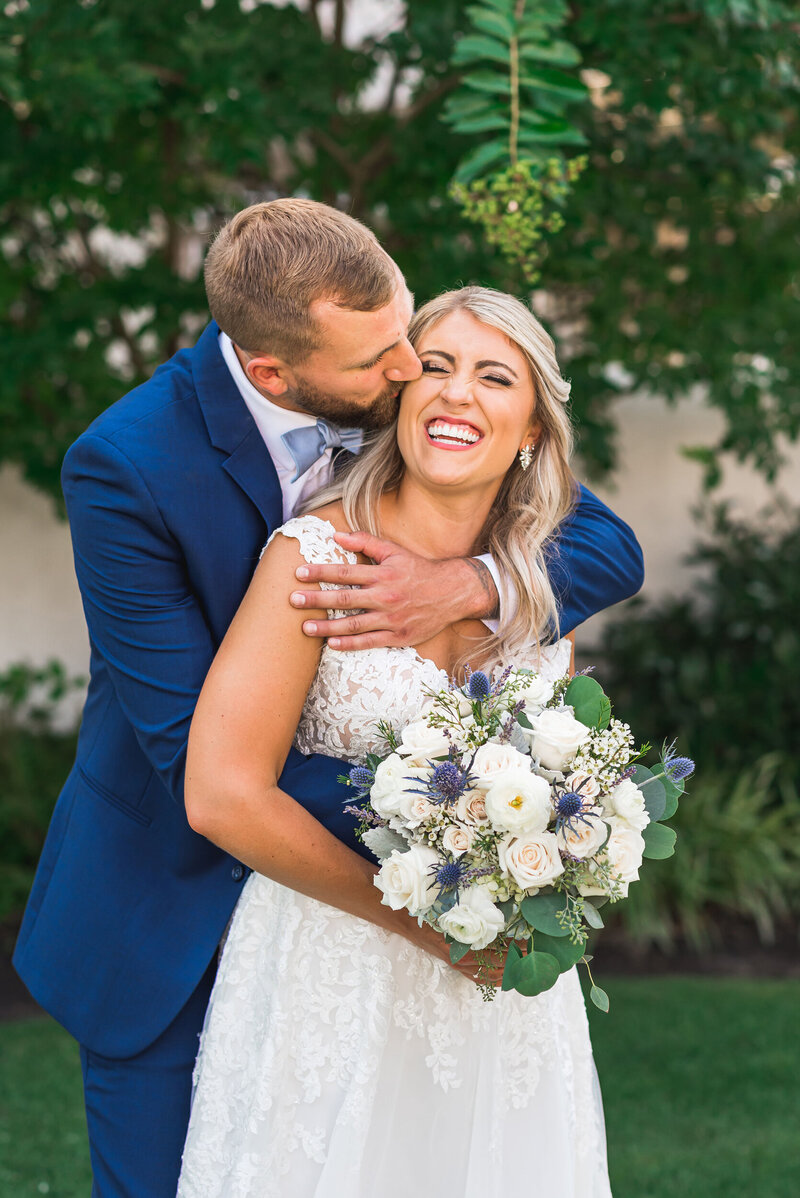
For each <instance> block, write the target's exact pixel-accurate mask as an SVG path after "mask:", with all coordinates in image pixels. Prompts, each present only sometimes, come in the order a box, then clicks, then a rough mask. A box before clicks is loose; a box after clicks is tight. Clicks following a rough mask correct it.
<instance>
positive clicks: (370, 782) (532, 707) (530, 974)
mask: <svg viewBox="0 0 800 1198" xmlns="http://www.w3.org/2000/svg"><path fill="white" fill-rule="evenodd" d="M381 732H382V733H383V735H384V736H385V737H386V741H387V748H388V750H389V752H388V753H387V755H386V756H384V757H380V756H377V755H376V756H370V757H369V758H368V759H367V761H366V763H365V764H364V765H359V766H356V767H355V768H353V769H352V770H351V771H350V774H349V777H348V778H343V779H342V781H345V782H347V784H348V785H350V786H352V787H354V788H355V789H356V791H357V792H358V797H357V800H356V802H355V803H354V804H352V805H351V806H349V807H348V808H347V810H348V811H349V812H351V813H352V814H355V815H357V816H358V817H359V820H360V823H359V829H358V834H359V836H360V837H361V839H362V840H363V842H364V843H365V844H366V845H367V846H368V847H369V848H370V850H371V851H372V852H373V853H374V854H375V856H376V857H377V858H378V860H379V861H380V863H381V865H380V870H379V872H378V874H377V875H376V878H375V884H376V886H378V887H379V889H380V890H381V891H382V892H383V899H382V902H384V903H386V904H387V905H388V906H390V907H392V908H393V909H394V910H398V909H400V908H401V907H405V908H407V910H408V911H409V912H410V914H411V915H414V916H417V917H419V918H420V919H421V920H425V921H426V922H428V923H430V924H431V925H432V926H433V927H435V928H437V929H438V930H439V931H440V932H442V934H443V935H444V936H445V937H446V939H447V941H448V942H449V944H450V958H451V960H452V961H453V962H454V963H455V962H457V961H459V960H460V959H461V957H463V956H464V955H465V954H466V953H467V952H469V951H470V950H475V951H476V952H477V954H478V958H479V964H480V969H481V971H482V976H483V983H482V986H481V988H482V990H483V993H484V996H485V997H486V998H491V997H492V996H493V995H494V988H493V987H492V986H491V984H490V983H489V981H488V974H487V970H488V967H489V965H490V964H494V963H497V962H498V959H499V960H501V961H502V960H504V961H505V965H504V970H503V981H502V988H503V989H504V990H517V991H518V992H519V993H520V994H525V995H534V994H540V993H541V992H542V991H544V990H548V989H549V988H550V987H551V986H552V985H554V983H555V981H556V979H557V978H558V975H559V974H560V973H562V972H564V971H565V970H567V969H570V968H571V967H572V966H573V965H575V964H577V963H578V962H581V963H583V964H585V965H586V967H587V969H588V963H589V961H590V960H591V957H589V956H587V955H586V952H585V949H586V940H587V935H588V931H589V929H590V928H602V926H603V920H602V917H601V915H600V911H599V908H601V907H602V906H603V904H604V903H606V902H609V901H610V902H612V903H613V902H616V901H618V900H619V899H621V898H624V897H625V896H626V895H627V893H628V887H629V885H630V883H631V882H633V881H636V880H637V879H638V877H639V870H640V869H641V867H642V862H643V859H644V858H663V857H669V856H671V854H672V853H673V851H674V845H675V832H674V831H673V830H672V829H671V828H669V827H668V826H667V825H666V823H664V821H665V820H667V819H669V818H670V817H671V816H672V815H674V813H675V811H676V809H677V806H678V798H679V796H680V795H681V793H682V792H683V789H684V782H685V779H686V778H687V777H689V775H690V774H691V773H692V771H693V769H694V765H693V763H692V762H691V761H690V760H689V759H688V758H686V757H677V756H676V755H675V750H674V745H672V746H670V747H669V748H666V747H665V748H664V750H662V753H661V757H660V761H659V763H658V765H657V766H654V767H653V768H652V769H648V768H646V767H645V766H644V765H642V764H641V759H642V758H643V757H644V755H645V754H646V753H647V752H648V750H649V746H648V745H644V746H642V747H641V748H639V749H637V748H636V747H635V745H634V739H633V735H632V733H631V730H630V728H629V727H628V725H627V724H624V723H621V722H620V721H619V720H617V719H613V718H612V716H611V703H610V701H609V699H608V698H607V696H606V695H605V694H604V692H603V689H602V687H601V686H600V685H599V683H598V682H597V681H596V680H595V679H593V678H591V677H590V676H589V675H588V674H587V673H582V674H577V675H575V676H574V677H569V676H567V677H564V678H561V679H559V680H558V681H556V682H552V681H547V680H545V678H544V677H542V676H541V675H539V674H535V673H532V672H531V671H529V670H524V669H508V670H506V671H505V673H503V674H502V676H500V677H499V678H498V679H497V681H495V682H494V683H493V682H492V681H491V680H490V679H489V678H488V677H487V676H486V674H484V673H482V672H480V671H476V672H475V673H472V672H469V671H468V676H467V681H466V683H465V685H464V686H457V685H455V684H451V686H450V689H449V690H442V691H439V692H438V693H431V694H430V696H429V698H428V701H427V702H426V704H425V707H424V708H423V710H422V711H421V712H420V714H419V717H418V718H417V719H415V720H414V721H413V722H412V723H410V724H408V725H407V726H406V727H405V728H403V729H400V730H396V729H393V728H391V727H389V726H387V725H385V724H383V725H381ZM589 976H590V979H591V971H590V972H589ZM478 977H479V983H480V982H481V972H479V975H478ZM591 981H592V988H591V992H590V997H591V999H592V1001H593V1002H594V1003H595V1004H596V1005H597V1006H598V1007H600V1009H601V1010H605V1011H607V1010H608V996H607V995H606V994H605V993H604V991H603V990H601V989H600V988H599V987H598V986H597V985H595V983H594V979H591Z"/></svg>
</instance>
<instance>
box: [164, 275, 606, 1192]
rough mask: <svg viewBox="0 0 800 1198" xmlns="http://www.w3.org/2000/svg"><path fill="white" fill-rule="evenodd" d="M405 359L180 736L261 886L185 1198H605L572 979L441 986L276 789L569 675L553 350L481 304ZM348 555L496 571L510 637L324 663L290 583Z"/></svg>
mask: <svg viewBox="0 0 800 1198" xmlns="http://www.w3.org/2000/svg"><path fill="white" fill-rule="evenodd" d="M409 336H410V339H411V341H412V344H413V345H414V347H415V349H416V352H417V354H418V356H419V357H420V359H421V361H422V364H423V374H422V376H421V377H420V378H419V379H418V380H416V381H414V382H411V383H408V384H407V385H406V387H405V389H404V391H403V395H402V400H401V404H400V411H399V416H398V420H397V424H396V426H393V427H392V428H390V429H388V430H386V431H384V432H382V433H380V434H379V435H378V437H377V439H376V440H375V441H374V443H373V445H372V446H371V448H370V449H368V450H366V451H365V452H364V453H363V454H362V455H361V456H360V458H358V459H357V461H356V462H355V463H354V465H353V467H352V468H351V470H350V472H349V474H348V476H347V478H346V479H345V480H344V481H343V482H342V483H341V484H340V485H339V486H338V487H334V488H331V489H329V490H328V491H326V492H324V493H323V494H322V495H320V496H317V497H316V499H315V500H314V501H313V502H314V504H315V508H314V511H313V513H309V514H307V515H304V516H301V517H299V518H295V519H292V520H290V521H289V522H288V523H287V524H284V525H283V527H282V528H281V529H280V530H279V532H278V533H277V534H275V535H274V536H273V537H272V538H271V539H270V542H269V543H268V545H267V547H266V549H265V551H264V554H263V556H262V560H261V563H260V565H259V567H258V569H257V571H256V573H255V576H254V579H253V582H252V585H251V586H250V589H249V590H248V592H247V595H246V596H245V599H244V602H243V603H242V606H241V608H240V610H239V613H238V615H237V616H236V618H235V620H234V622H233V624H232V625H231V628H230V630H229V632H228V634H227V636H226V637H225V640H224V642H223V644H222V646H221V648H220V650H219V653H218V655H217V657H216V659H215V661H214V664H213V666H212V668H211V671H210V673H209V675H208V679H207V681H206V683H205V686H204V688H203V692H202V694H201V696H200V700H199V703H198V705H197V710H196V713H195V716H194V720H193V723H192V729H191V735H190V739H189V754H188V762H187V774H186V805H187V812H188V815H189V819H190V822H191V823H192V826H193V827H194V828H195V829H196V830H197V831H199V832H201V833H202V834H203V835H204V836H207V837H208V838H209V839H210V840H212V841H215V842H216V843H217V844H220V845H221V846H222V847H224V848H225V849H226V850H227V851H229V852H230V853H232V854H233V855H234V856H236V857H238V858H240V859H242V860H245V861H247V862H248V863H249V864H252V865H253V866H254V867H255V869H256V870H257V872H255V873H253V874H252V875H251V876H250V878H249V880H248V882H247V884H246V886H245V889H244V891H243V893H242V896H241V899H240V901H239V904H238V906H237V908H236V911H235V914H234V918H233V920H232V923H231V926H230V929H229V934H228V938H227V942H226V944H225V948H224V951H223V954H222V959H221V963H220V967H219V972H218V975H217V981H216V985H215V988H214V992H213V995H212V998H211V1003H210V1005H209V1009H208V1013H207V1015H206V1022H205V1027H204V1030H203V1035H202V1038H201V1044H200V1052H199V1056H198V1059H197V1065H196V1069H195V1090H194V1097H193V1104H192V1113H191V1121H190V1124H189V1131H188V1135H187V1140H186V1145H185V1149H184V1157H183V1170H182V1173H181V1180H180V1184H179V1188H178V1194H179V1198H223V1196H224V1198H256V1196H258V1198H266V1196H267V1195H279V1196H280V1198H408V1195H409V1194H410V1193H412V1192H413V1193H416V1192H420V1191H423V1190H424V1192H425V1193H430V1194H435V1195H438V1194H448V1195H453V1196H454V1198H456V1196H457V1198H500V1196H501V1195H502V1196H503V1198H505V1196H506V1195H508V1194H509V1193H515V1192H519V1191H520V1190H521V1189H522V1187H524V1188H525V1191H526V1192H527V1193H530V1194H532V1195H545V1194H558V1195H559V1198H578V1196H580V1198H609V1196H610V1188H609V1182H608V1173H607V1166H606V1152H605V1137H604V1128H603V1114H602V1105H601V1099H600V1093H599V1088H598V1085H597V1078H596V1074H595V1069H594V1064H593V1060H592V1054H591V1046H590V1042H589V1033H588V1026H587V1020H586V1012H585V1008H584V1004H583V998H582V994H581V990H580V986H579V984H578V979H577V974H576V971H575V970H574V969H573V970H571V971H570V972H569V973H567V974H564V975H562V976H561V978H559V980H558V982H557V983H556V985H555V987H554V988H553V989H552V990H550V991H548V992H546V993H545V994H542V995H540V996H539V997H537V998H523V997H522V996H520V995H519V994H516V993H513V992H509V993H501V992H499V991H498V992H497V994H496V997H495V999H494V1001H493V1002H491V1003H485V1002H484V1001H483V1000H482V997H481V994H480V992H479V991H478V989H477V987H476V985H475V977H476V973H477V968H478V964H477V962H476V960H475V957H474V954H471V953H470V954H468V955H467V956H466V957H464V958H462V960H461V961H460V962H459V963H458V965H456V966H453V965H451V964H450V961H449V956H448V951H447V946H446V945H445V942H444V940H443V938H442V937H441V936H440V935H439V934H438V933H436V932H434V931H433V930H432V929H431V928H430V927H428V926H427V925H423V926H422V927H420V926H418V924H417V922H416V920H414V919H412V918H411V917H410V916H409V915H408V913H407V912H406V911H404V910H403V911H392V910H391V909H390V908H389V907H388V906H385V905H382V903H381V895H380V892H379V891H378V890H377V888H376V887H375V885H374V881H373V879H374V875H375V865H374V862H371V861H369V860H367V859H366V856H365V855H359V854H358V853H356V852H353V850H352V849H351V848H349V847H347V846H346V845H344V844H343V843H342V842H340V841H339V840H337V839H336V838H334V837H333V836H332V835H331V834H330V833H329V832H328V831H327V830H326V829H325V828H324V827H323V826H322V825H321V824H319V823H318V822H317V821H316V820H315V819H314V818H313V817H312V816H311V815H309V814H308V812H306V811H305V810H304V809H303V808H302V807H300V806H299V805H298V804H297V803H295V802H294V800H293V799H291V798H290V797H289V796H288V795H287V794H285V793H284V792H282V791H281V790H279V789H278V787H277V783H276V780H277V778H278V777H279V775H280V773H281V769H282V767H283V762H284V759H285V757H286V754H287V752H288V750H289V747H290V745H291V744H292V743H293V742H294V744H295V745H296V746H297V748H299V749H300V750H301V751H302V752H304V753H316V752H321V753H327V754H328V755H332V756H338V757H340V758H342V759H343V760H345V761H350V762H356V761H360V760H362V759H363V757H364V756H365V754H366V753H367V752H369V751H371V750H372V751H377V752H382V751H384V741H383V738H382V736H381V735H380V733H379V731H378V729H377V724H378V721H380V720H384V721H387V722H388V723H390V724H392V725H394V726H396V727H397V726H402V725H403V724H405V723H407V722H409V721H410V720H412V719H414V718H415V717H416V716H417V715H418V713H419V709H420V707H421V706H422V704H423V703H424V701H425V698H426V691H427V690H429V689H431V688H432V689H440V688H442V687H443V686H446V685H447V680H448V677H449V676H452V675H453V674H456V675H459V674H460V673H461V672H462V671H463V667H464V664H465V663H467V662H468V663H470V664H471V665H472V666H473V668H477V667H478V666H482V667H483V668H484V669H489V668H493V667H500V666H501V663H503V662H512V661H513V662H514V663H515V664H518V665H522V664H527V665H529V666H531V667H532V668H535V669H539V670H540V671H541V672H543V673H545V674H547V675H548V676H550V677H553V678H555V677H558V676H561V675H563V674H564V673H566V672H567V670H568V669H569V664H570V652H571V645H570V644H569V642H568V641H567V640H556V641H553V639H552V635H551V636H550V637H549V638H548V630H552V629H553V628H555V627H557V609H556V602H555V598H554V595H553V590H552V588H551V585H550V583H549V581H548V577H547V572H546V568H545V557H544V548H545V546H546V544H547V543H548V540H549V538H550V537H551V536H552V534H553V532H554V530H555V529H556V527H557V525H558V524H559V522H560V521H561V520H563V519H564V517H565V516H566V515H567V514H568V512H569V511H570V508H571V505H572V504H573V502H574V492H575V483H574V479H573V476H572V474H571V472H570V469H569V464H568V460H569V452H570V447H571V434H570V427H569V421H568V416H567V412H566V400H567V397H568V392H569V387H568V384H567V383H566V382H565V381H564V380H563V378H562V377H561V374H560V371H559V368H558V365H557V362H556V359H555V354H554V348H553V344H552V341H551V340H550V338H549V337H548V335H547V334H546V332H545V331H544V330H543V329H542V327H541V325H539V323H538V322H537V321H536V320H535V318H534V317H533V316H532V314H531V313H530V311H529V310H528V309H527V308H526V307H525V306H524V305H523V304H521V303H519V302H518V301H517V300H515V299H513V298H511V297H510V296H507V295H502V294H500V293H499V292H496V291H491V290H489V289H486V288H480V287H466V288H463V289H462V290H459V291H454V292H449V293H446V294H444V295H442V296H440V297H438V298H437V299H435V300H433V301H432V302H431V303H429V304H427V305H425V307H423V308H422V309H421V310H420V311H419V312H418V313H417V315H416V317H415V318H414V320H413V322H412V325H411V329H410V331H409ZM350 528H367V529H369V530H370V531H372V532H374V533H378V532H380V534H381V535H382V536H385V537H388V538H391V540H393V541H396V542H399V543H400V544H402V545H405V546H407V547H409V548H411V549H413V550H415V551H416V552H418V553H421V554H425V555H428V556H430V557H432V558H441V557H454V556H460V555H470V554H474V553H481V552H491V553H492V554H493V555H494V557H495V559H496V560H497V561H498V562H499V564H500V565H501V568H502V570H503V574H504V579H505V584H506V586H507V588H508V589H509V600H510V601H509V602H507V603H506V604H504V611H506V612H507V613H508V615H507V616H506V619H505V622H504V623H503V624H502V625H501V626H500V627H499V628H498V629H497V631H496V632H495V633H491V634H490V633H489V632H488V630H487V628H486V627H485V626H484V625H483V624H482V623H480V622H478V621H463V622H460V623H457V624H454V625H452V626H450V627H449V628H448V629H446V630H445V631H444V632H443V633H441V634H440V635H438V636H437V637H435V638H434V639H432V640H430V641H427V642H426V643H425V644H420V645H415V646H408V647H406V648H402V649H394V648H388V649H370V650H365V651H363V652H360V653H356V652H349V653H336V652H334V651H333V650H332V649H330V648H329V647H325V648H322V650H321V652H320V645H319V644H318V642H317V641H315V640H313V639H311V638H309V637H307V636H305V635H304V634H303V631H302V623H303V621H305V620H307V619H308V618H309V614H311V618H312V619H313V618H314V613H309V612H308V611H301V612H297V611H295V610H294V609H292V608H291V607H289V605H288V604H287V603H286V601H285V596H286V594H287V583H288V585H289V588H291V586H292V585H293V581H294V578H295V570H296V568H297V567H298V565H299V564H301V563H303V562H312V563H319V562H351V563H352V562H354V561H355V558H354V555H353V554H351V553H347V552H345V551H344V550H343V549H341V548H340V547H339V545H338V544H337V543H336V541H335V539H334V534H335V533H336V532H337V531H346V530H348V529H350ZM356 581H358V580H356ZM323 586H324V584H323ZM316 615H317V618H324V613H323V611H322V610H320V611H319V612H318V613H316ZM548 639H549V641H550V643H547V642H548ZM344 768H346V767H344ZM493 977H494V981H495V982H498V981H499V973H498V972H497V971H495V973H494V975H493Z"/></svg>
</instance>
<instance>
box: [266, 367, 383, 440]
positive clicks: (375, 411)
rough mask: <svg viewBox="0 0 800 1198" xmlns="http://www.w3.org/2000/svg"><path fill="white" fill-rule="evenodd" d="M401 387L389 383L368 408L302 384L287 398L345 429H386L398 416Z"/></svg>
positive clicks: (304, 410)
mask: <svg viewBox="0 0 800 1198" xmlns="http://www.w3.org/2000/svg"><path fill="white" fill-rule="evenodd" d="M400 390H401V388H400V385H399V384H398V383H388V384H387V386H386V389H385V390H384V391H381V393H380V395H378V396H376V397H375V399H373V400H372V402H371V403H370V404H368V405H363V404H356V403H352V402H351V401H350V400H348V399H346V398H344V396H340V395H338V396H337V395H330V394H329V393H328V392H327V391H320V390H318V389H317V388H316V387H314V386H313V385H312V384H311V383H307V382H305V381H304V380H301V381H300V385H299V387H296V388H295V389H294V390H293V391H291V392H290V393H289V394H288V395H287V397H286V398H289V399H291V401H292V403H293V404H294V405H295V407H296V408H298V409H299V410H300V411H303V412H308V414H309V415H310V416H316V417H317V418H318V419H322V420H329V421H330V423H331V424H339V425H341V427H342V428H363V429H365V430H367V431H372V430H375V429H381V428H386V427H387V426H388V425H390V424H391V423H392V421H393V420H394V419H395V417H396V416H397V412H398V409H399V407H400Z"/></svg>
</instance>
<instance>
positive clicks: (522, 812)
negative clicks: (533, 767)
mask: <svg viewBox="0 0 800 1198" xmlns="http://www.w3.org/2000/svg"><path fill="white" fill-rule="evenodd" d="M552 812H553V808H552V804H551V802H550V787H549V785H548V784H547V782H545V780H544V778H539V777H538V776H537V775H536V774H532V773H531V772H530V770H518V769H512V770H506V771H505V772H504V773H502V774H498V775H497V777H496V778H495V780H494V782H492V784H491V786H490V787H489V789H488V790H487V792H486V814H487V815H488V817H489V820H490V822H491V825H492V827H493V828H496V829H497V831H498V832H513V833H514V834H515V835H517V836H522V835H535V834H536V833H537V832H544V830H545V828H546V827H547V824H548V821H549V819H550V817H551V815H552Z"/></svg>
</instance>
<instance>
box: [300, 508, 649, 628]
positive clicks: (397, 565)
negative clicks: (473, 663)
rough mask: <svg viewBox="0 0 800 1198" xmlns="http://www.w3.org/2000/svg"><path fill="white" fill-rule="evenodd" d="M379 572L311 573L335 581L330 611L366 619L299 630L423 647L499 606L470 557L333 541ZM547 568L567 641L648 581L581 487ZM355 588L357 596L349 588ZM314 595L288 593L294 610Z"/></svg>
mask: <svg viewBox="0 0 800 1198" xmlns="http://www.w3.org/2000/svg"><path fill="white" fill-rule="evenodd" d="M336 539H337V540H338V541H340V542H341V544H342V545H343V546H345V548H347V549H351V550H353V551H354V552H358V553H364V554H366V556H367V557H370V558H372V559H373V560H374V561H376V562H377V563H378V564H377V565H376V566H375V567H373V568H372V574H371V575H369V581H366V580H367V576H368V574H369V568H368V567H364V566H347V565H337V566H331V565H328V566H322V565H319V566H308V567H304V568H303V570H302V571H298V577H299V578H300V582H301V584H302V583H305V582H306V581H308V582H329V583H338V584H339V586H340V587H341V588H342V589H340V590H337V591H331V592H329V602H330V605H331V607H336V608H340V609H343V610H349V609H351V608H359V609H362V614H358V615H352V616H343V617H341V618H339V619H336V620H315V621H312V622H310V623H308V624H306V625H304V631H305V632H306V633H307V634H308V635H310V636H324V637H328V638H329V642H328V643H329V644H330V645H331V647H332V648H335V649H369V648H373V647H375V646H379V645H408V644H412V645H414V644H422V643H423V642H424V641H426V640H429V639H430V638H431V637H433V636H435V635H436V634H437V633H438V632H441V630H442V629H443V628H445V627H446V626H447V625H448V624H452V623H454V622H455V621H456V620H464V619H480V620H489V619H493V618H496V617H497V615H498V608H499V600H498V596H497V589H496V585H495V581H494V579H493V576H492V572H491V571H490V570H489V568H488V567H487V565H486V563H485V562H484V561H481V560H480V559H475V558H450V559H447V560H445V561H430V560H428V559H427V558H422V557H419V556H418V555H417V554H414V553H410V552H409V551H408V550H406V549H402V548H401V547H400V546H398V545H394V544H392V542H390V541H382V540H380V539H379V538H377V537H370V536H369V535H368V534H366V533H352V534H341V535H338V536H337V538H336ZM547 560H548V570H549V574H550V579H551V582H552V584H553V589H554V591H555V594H556V598H557V601H558V605H559V613H560V630H561V635H562V636H564V635H566V633H568V632H572V631H573V629H575V628H576V627H577V626H578V625H579V624H581V623H583V621H584V620H587V619H588V618H589V616H592V615H594V614H595V613H596V612H598V611H602V610H603V609H604V608H606V607H611V606H612V604H614V603H620V602H621V601H622V600H623V599H628V598H630V597H631V595H635V594H636V592H637V591H638V590H639V589H640V588H641V585H642V582H643V581H644V566H643V559H642V551H641V548H640V547H639V542H638V541H637V540H636V537H635V536H634V534H633V531H632V529H631V528H630V527H629V526H628V525H627V524H626V523H625V522H624V520H621V519H620V518H619V516H617V515H615V513H614V512H612V511H611V509H610V508H609V507H607V506H606V505H605V504H604V503H603V502H602V500H600V499H598V498H597V496H596V495H593V494H592V492H591V491H589V490H588V489H587V488H586V487H584V486H581V487H580V488H579V494H578V502H577V504H576V506H575V508H574V510H573V511H572V512H571V513H570V515H569V516H568V517H567V518H566V520H564V521H563V522H562V524H561V526H560V528H559V531H558V535H557V537H555V538H554V539H553V542H552V543H551V545H550V547H549V549H548V551H547ZM356 583H357V584H358V589H354V587H355V584H356ZM314 594H315V592H314V591H302V590H298V591H295V592H293V594H292V596H291V602H292V604H293V606H295V607H303V606H306V605H308V606H311V605H312V604H313V602H314Z"/></svg>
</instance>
